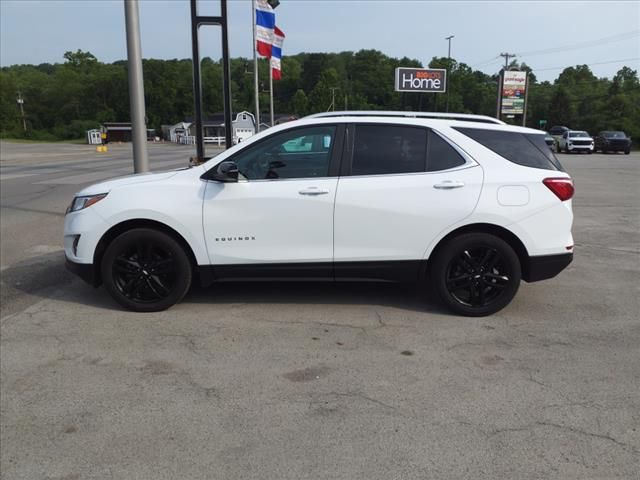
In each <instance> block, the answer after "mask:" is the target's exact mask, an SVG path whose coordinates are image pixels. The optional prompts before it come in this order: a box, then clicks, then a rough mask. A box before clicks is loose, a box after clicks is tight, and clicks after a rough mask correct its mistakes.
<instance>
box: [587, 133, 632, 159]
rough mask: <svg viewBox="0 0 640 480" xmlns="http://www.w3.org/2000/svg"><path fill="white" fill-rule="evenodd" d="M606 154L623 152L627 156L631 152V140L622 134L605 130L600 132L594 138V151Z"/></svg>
mask: <svg viewBox="0 0 640 480" xmlns="http://www.w3.org/2000/svg"><path fill="white" fill-rule="evenodd" d="M598 150H600V151H602V153H607V152H624V153H625V154H626V155H629V153H630V152H631V138H629V137H627V135H626V134H625V133H624V132H620V131H614V130H606V131H604V132H600V133H599V134H598V136H597V137H596V138H595V151H598Z"/></svg>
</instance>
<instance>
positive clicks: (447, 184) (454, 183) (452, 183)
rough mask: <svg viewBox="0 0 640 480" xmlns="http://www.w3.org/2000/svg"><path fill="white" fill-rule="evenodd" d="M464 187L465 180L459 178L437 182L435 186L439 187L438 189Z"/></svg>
mask: <svg viewBox="0 0 640 480" xmlns="http://www.w3.org/2000/svg"><path fill="white" fill-rule="evenodd" d="M462 187H464V182H460V181H458V180H444V181H442V182H440V183H436V184H435V185H434V186H433V188H437V189H438V190H452V189H454V188H462Z"/></svg>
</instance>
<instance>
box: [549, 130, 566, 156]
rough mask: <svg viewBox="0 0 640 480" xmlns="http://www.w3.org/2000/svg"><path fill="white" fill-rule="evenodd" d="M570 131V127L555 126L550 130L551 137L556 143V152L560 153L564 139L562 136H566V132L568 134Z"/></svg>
mask: <svg viewBox="0 0 640 480" xmlns="http://www.w3.org/2000/svg"><path fill="white" fill-rule="evenodd" d="M569 130H570V128H569V127H565V126H563V125H554V126H553V127H551V128H550V129H549V135H551V136H552V137H553V138H554V139H555V141H556V144H555V147H556V151H559V149H558V145H560V139H561V138H562V135H564V132H568V131H569Z"/></svg>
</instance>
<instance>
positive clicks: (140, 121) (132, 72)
mask: <svg viewBox="0 0 640 480" xmlns="http://www.w3.org/2000/svg"><path fill="white" fill-rule="evenodd" d="M124 17H125V22H126V30H127V58H128V60H129V105H130V110H131V140H132V142H133V171H134V172H135V173H142V172H148V171H149V157H148V155H147V125H146V122H145V108H144V81H143V77H142V49H141V47H140V17H139V14H138V0H124Z"/></svg>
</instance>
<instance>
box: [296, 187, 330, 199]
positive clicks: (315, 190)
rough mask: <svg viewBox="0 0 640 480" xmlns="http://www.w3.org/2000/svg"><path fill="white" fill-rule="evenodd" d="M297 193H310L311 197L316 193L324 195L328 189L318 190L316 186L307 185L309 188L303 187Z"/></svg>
mask: <svg viewBox="0 0 640 480" xmlns="http://www.w3.org/2000/svg"><path fill="white" fill-rule="evenodd" d="M298 193H299V194H300V195H310V196H312V197H313V196H316V195H326V194H328V193H329V190H320V189H319V188H318V187H309V188H303V189H302V190H300V191H299V192H298Z"/></svg>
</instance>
